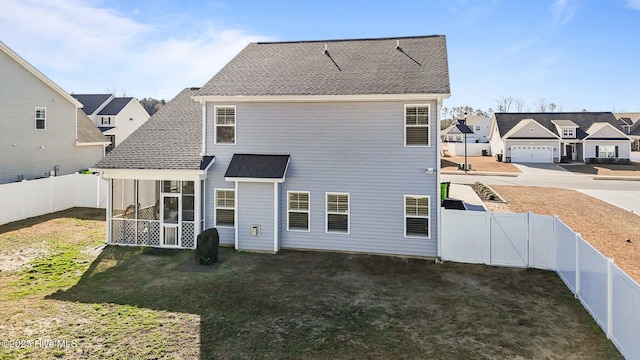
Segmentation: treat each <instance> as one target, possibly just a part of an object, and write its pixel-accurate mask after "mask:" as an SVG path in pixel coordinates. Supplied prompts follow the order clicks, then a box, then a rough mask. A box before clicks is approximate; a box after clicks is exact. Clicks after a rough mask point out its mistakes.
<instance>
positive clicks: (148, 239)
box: [109, 218, 196, 249]
mask: <svg viewBox="0 0 640 360" xmlns="http://www.w3.org/2000/svg"><path fill="white" fill-rule="evenodd" d="M111 224H112V230H111V240H110V241H109V243H110V244H114V245H133V246H156V247H162V245H161V242H160V231H161V230H160V221H159V220H135V219H122V218H117V219H111ZM181 228H182V230H181V246H180V247H182V248H187V249H193V248H195V235H196V234H195V232H194V229H195V223H194V222H193V221H183V222H182V223H181ZM136 239H137V240H136Z"/></svg>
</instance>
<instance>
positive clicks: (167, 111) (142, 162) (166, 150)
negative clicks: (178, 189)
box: [94, 88, 202, 170]
mask: <svg viewBox="0 0 640 360" xmlns="http://www.w3.org/2000/svg"><path fill="white" fill-rule="evenodd" d="M195 93H196V90H193V89H190V88H187V89H184V90H182V91H181V92H180V93H179V94H178V95H176V97H175V98H173V99H172V100H171V101H169V102H168V103H167V104H166V105H165V106H163V107H162V108H161V109H160V110H159V111H158V112H157V113H155V114H154V115H153V116H152V117H151V118H150V119H149V120H147V121H146V122H145V123H144V124H142V125H141V126H140V127H139V128H138V129H137V130H136V131H134V132H133V133H132V134H131V135H130V136H129V137H128V138H126V139H125V140H124V141H123V142H122V143H120V145H118V146H117V147H116V148H114V149H113V150H112V151H111V152H110V153H109V154H107V156H105V157H104V158H103V159H102V160H101V161H100V162H98V163H97V164H96V165H95V166H94V168H97V169H170V170H199V169H200V165H201V162H202V156H201V155H200V153H201V151H202V148H201V144H202V105H200V104H199V103H197V102H195V101H194V100H193V99H191V97H192V96H193V95H194V94H195Z"/></svg>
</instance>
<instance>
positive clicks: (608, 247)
mask: <svg viewBox="0 0 640 360" xmlns="http://www.w3.org/2000/svg"><path fill="white" fill-rule="evenodd" d="M492 188H493V189H494V190H495V191H496V192H498V193H499V194H500V195H501V196H502V197H503V198H504V199H505V200H506V201H507V204H500V207H499V208H495V207H492V205H491V204H488V207H489V208H490V209H491V210H493V211H511V212H527V211H532V212H534V213H536V214H541V215H554V214H556V215H558V217H559V218H560V220H562V222H564V223H565V224H567V225H568V226H569V227H570V228H571V229H573V230H574V231H576V232H579V233H580V234H581V235H582V238H583V239H585V240H586V241H588V242H589V243H590V244H591V245H592V246H593V247H595V248H596V249H598V251H600V252H601V253H602V254H603V255H604V256H606V257H611V258H613V259H614V262H615V263H616V265H618V266H619V267H620V268H621V269H622V270H624V271H625V272H626V273H627V274H628V275H629V276H631V277H632V278H633V279H634V280H636V281H637V282H639V283H640V226H638V224H639V223H640V216H638V215H636V214H634V213H631V212H629V211H625V210H623V209H621V208H619V207H616V206H613V205H611V204H608V203H606V202H604V201H601V200H598V199H595V198H593V197H591V196H588V195H585V194H583V193H580V192H577V191H574V190H568V189H557V188H542V187H522V186H503V185H494V186H492ZM627 239H629V240H630V241H631V242H627Z"/></svg>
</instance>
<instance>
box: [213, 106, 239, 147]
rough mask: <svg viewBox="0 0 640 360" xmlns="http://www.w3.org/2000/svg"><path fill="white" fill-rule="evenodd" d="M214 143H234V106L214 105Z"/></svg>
mask: <svg viewBox="0 0 640 360" xmlns="http://www.w3.org/2000/svg"><path fill="white" fill-rule="evenodd" d="M214 117H215V130H214V131H215V143H216V144H235V143H236V107H235V106H215V107H214Z"/></svg>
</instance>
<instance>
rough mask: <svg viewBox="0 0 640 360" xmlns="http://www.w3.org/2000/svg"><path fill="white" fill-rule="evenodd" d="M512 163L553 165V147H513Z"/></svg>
mask: <svg viewBox="0 0 640 360" xmlns="http://www.w3.org/2000/svg"><path fill="white" fill-rule="evenodd" d="M511 162H521V163H552V162H553V147H552V146H512V147H511Z"/></svg>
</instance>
